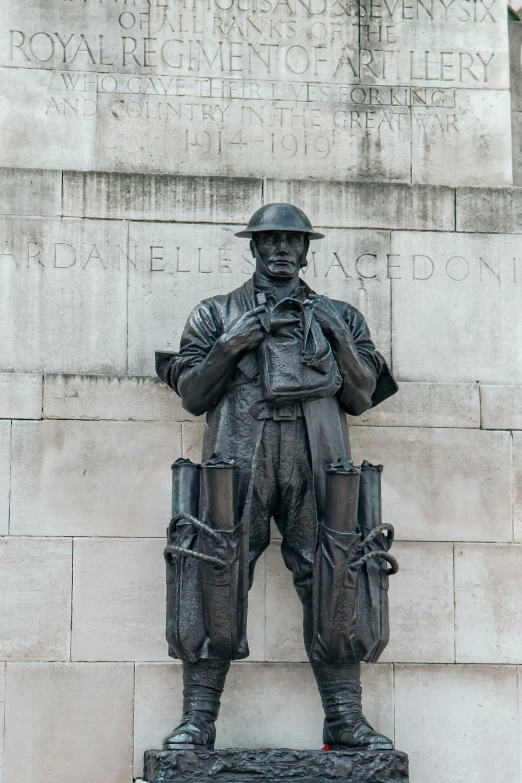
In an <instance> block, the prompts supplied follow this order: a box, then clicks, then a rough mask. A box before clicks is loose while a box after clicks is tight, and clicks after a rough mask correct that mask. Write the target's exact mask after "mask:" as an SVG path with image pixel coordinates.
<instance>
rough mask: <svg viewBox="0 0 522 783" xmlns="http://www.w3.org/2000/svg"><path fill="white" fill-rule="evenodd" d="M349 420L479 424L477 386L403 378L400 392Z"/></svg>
mask: <svg viewBox="0 0 522 783" xmlns="http://www.w3.org/2000/svg"><path fill="white" fill-rule="evenodd" d="M348 421H349V423H350V424H353V425H357V424H364V425H367V426H373V427H479V426H480V397H479V387H478V384H476V383H451V384H450V383H409V382H407V381H406V382H405V381H403V382H402V383H401V384H400V394H394V395H393V397H389V398H388V399H387V400H385V401H384V402H383V403H381V405H378V406H377V407H376V408H370V410H369V411H366V413H363V414H362V416H349V417H348ZM495 429H496V428H495ZM500 429H503V428H500Z"/></svg>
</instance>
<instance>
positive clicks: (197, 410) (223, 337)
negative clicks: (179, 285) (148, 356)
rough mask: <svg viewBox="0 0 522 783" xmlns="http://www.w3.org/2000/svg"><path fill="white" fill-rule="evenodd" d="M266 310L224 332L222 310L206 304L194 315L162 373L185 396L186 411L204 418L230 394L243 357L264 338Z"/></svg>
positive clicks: (249, 314)
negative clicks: (263, 324) (231, 384)
mask: <svg viewBox="0 0 522 783" xmlns="http://www.w3.org/2000/svg"><path fill="white" fill-rule="evenodd" d="M263 309H264V308H263V307H257V308H255V309H254V310H250V311H249V312H247V313H245V314H244V315H242V316H241V317H240V318H239V319H238V320H237V321H236V322H235V323H234V324H233V325H232V326H231V327H230V328H229V329H228V330H227V331H225V330H224V328H223V324H222V319H221V317H220V313H219V310H218V307H217V306H216V305H215V304H214V303H213V302H212V301H210V300H209V301H206V302H202V303H201V304H200V305H198V306H197V307H196V308H195V309H194V310H193V311H192V313H191V314H190V316H189V319H188V321H187V324H186V326H185V329H184V331H183V335H182V337H181V344H180V350H179V354H175V355H174V356H173V357H172V358H171V359H170V360H169V361H168V363H167V365H166V366H165V364H163V366H162V368H161V372H160V371H159V370H158V374H159V375H160V377H161V378H162V380H164V381H165V382H166V383H167V384H168V385H169V386H170V387H171V388H172V389H174V391H175V392H177V393H178V394H179V396H180V397H181V402H182V404H183V407H184V408H185V410H187V411H188V412H189V413H192V414H193V415H194V416H200V415H201V414H203V413H205V412H206V411H207V410H209V408H213V407H214V405H216V404H217V403H218V402H219V400H220V399H221V398H222V397H223V395H224V394H225V392H226V389H227V386H228V383H229V381H230V379H231V378H232V375H233V374H234V371H235V369H236V367H237V364H238V362H239V360H240V359H241V357H242V356H243V354H244V353H245V352H246V351H248V350H250V349H251V348H255V347H257V345H259V343H260V342H261V340H263V339H264V335H265V333H264V331H263V329H262V325H261V323H260V321H259V313H260V312H261V311H262V310H263Z"/></svg>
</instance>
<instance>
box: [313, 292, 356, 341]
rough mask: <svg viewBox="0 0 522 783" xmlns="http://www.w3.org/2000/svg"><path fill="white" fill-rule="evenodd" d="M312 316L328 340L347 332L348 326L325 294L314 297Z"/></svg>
mask: <svg viewBox="0 0 522 783" xmlns="http://www.w3.org/2000/svg"><path fill="white" fill-rule="evenodd" d="M313 301H314V316H315V317H316V319H317V320H318V321H319V324H320V325H321V328H322V330H323V332H324V334H325V335H326V337H327V338H328V339H329V340H335V339H336V338H337V337H339V336H340V335H344V334H346V333H347V332H349V329H348V326H347V324H346V323H345V321H344V320H343V318H342V317H341V316H340V315H339V313H338V312H337V310H336V309H335V307H334V305H333V304H332V303H331V302H330V300H329V299H328V297H327V296H317V297H314V300H313Z"/></svg>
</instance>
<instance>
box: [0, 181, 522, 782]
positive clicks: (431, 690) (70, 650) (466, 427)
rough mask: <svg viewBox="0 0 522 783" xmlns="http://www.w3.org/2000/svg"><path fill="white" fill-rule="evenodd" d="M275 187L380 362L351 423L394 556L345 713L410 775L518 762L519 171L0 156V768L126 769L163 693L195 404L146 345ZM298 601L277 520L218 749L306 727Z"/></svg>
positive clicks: (162, 717)
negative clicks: (296, 210)
mask: <svg viewBox="0 0 522 783" xmlns="http://www.w3.org/2000/svg"><path fill="white" fill-rule="evenodd" d="M276 199H289V200H291V201H293V202H295V203H297V204H298V205H299V206H301V207H302V208H304V209H305V210H306V211H307V212H308V213H309V214H310V215H311V216H312V217H313V218H314V222H315V223H316V225H317V226H318V227H321V228H324V229H325V233H326V236H327V238H326V240H325V241H324V242H322V243H317V248H316V250H315V253H314V254H313V255H312V256H311V261H310V265H309V267H308V269H307V271H306V273H305V278H306V279H307V280H309V281H310V282H311V284H312V286H313V287H314V288H316V289H317V290H319V291H322V292H326V293H329V294H332V295H335V296H336V297H339V298H343V299H347V300H348V301H351V302H353V303H354V304H356V305H357V306H359V307H360V308H361V309H362V310H363V311H364V312H365V314H366V315H367V317H368V320H369V323H370V326H371V328H372V332H373V335H374V338H375V340H376V342H377V344H378V346H379V348H380V349H381V350H382V351H383V353H384V354H385V355H386V356H387V357H388V359H389V360H390V361H391V363H392V365H393V370H394V372H395V374H396V375H397V377H398V379H399V381H400V382H401V390H400V393H399V394H398V395H396V396H395V397H393V398H391V399H390V400H389V401H388V402H386V403H384V404H383V405H381V406H380V407H378V408H377V409H375V411H373V412H369V413H367V414H364V415H363V416H362V417H360V418H359V419H356V420H355V419H354V420H353V421H351V422H350V424H351V440H352V444H353V450H354V456H355V458H356V459H357V460H361V459H362V458H363V457H366V458H369V459H370V460H373V461H379V462H383V463H384V465H385V472H384V475H383V478H384V510H385V518H386V520H387V521H389V522H392V523H393V524H394V525H395V526H396V530H397V538H398V542H397V544H396V554H397V556H398V558H399V560H400V563H401V571H400V573H399V574H398V575H397V576H396V577H394V578H393V579H392V580H391V587H390V598H391V618H392V635H391V641H390V645H389V647H388V649H387V650H386V652H385V654H384V656H383V659H382V662H380V663H379V664H377V665H373V666H365V667H364V675H363V677H364V688H365V691H364V693H365V705H366V710H367V713H368V715H369V717H370V718H371V720H372V721H373V722H374V723H375V726H376V727H378V728H379V729H381V730H382V731H384V732H386V733H388V734H390V735H392V736H394V737H395V741H396V743H397V745H398V747H399V748H401V749H403V750H405V751H407V752H408V753H409V754H410V759H411V769H412V781H413V783H435V782H436V783H456V782H457V783H469V781H471V780H472V781H476V782H477V783H490V782H491V781H492V780H495V781H496V783H513V782H514V781H515V780H518V774H519V771H518V769H519V760H518V732H519V724H518V713H519V707H518V701H517V700H518V688H517V677H518V666H517V664H519V663H520V662H521V661H522V642H521V634H520V627H521V623H522V610H521V609H520V601H519V593H520V588H521V578H520V573H521V571H522V549H521V542H522V436H521V434H520V432H518V431H517V430H522V353H521V351H520V348H519V346H520V344H521V341H522V340H521V338H522V334H521V331H522V325H521V324H522V321H521V319H520V312H521V309H522V249H521V245H520V241H519V237H520V234H521V233H522V218H521V215H522V209H521V207H522V191H519V190H517V189H514V188H507V187H506V188H475V189H474V188H468V187H462V188H457V189H454V188H450V187H440V186H430V185H405V184H372V183H366V184H365V183H341V182H330V183H328V182H306V181H284V180H280V181H276V180H259V179H229V178H221V177H207V178H196V177H189V176H186V177H183V176H158V175H153V174H150V175H140V174H130V175H127V174H117V173H112V174H111V173H101V172H98V173H92V172H91V173H81V172H73V171H58V170H47V171H42V170H38V171H32V170H16V169H10V170H9V169H5V170H4V171H3V188H2V191H1V192H0V210H1V212H2V213H4V216H3V217H2V218H1V227H2V231H1V233H0V248H1V253H0V274H1V275H2V280H1V285H0V295H1V297H2V306H1V307H0V328H1V333H2V336H3V339H2V341H1V342H0V367H1V368H2V370H3V371H4V373H3V374H0V417H2V420H1V421H0V534H1V536H2V537H1V538H0V552H1V556H0V574H1V583H2V590H1V591H0V660H2V661H4V663H2V664H0V675H1V678H0V684H1V688H0V696H1V699H0V706H1V707H2V712H3V711H4V709H5V731H4V732H3V733H2V732H0V737H1V736H4V748H3V759H4V761H3V769H4V773H3V774H4V777H3V783H56V781H60V783H62V781H63V783H69V782H70V783H72V781H74V783H98V781H100V783H101V781H103V782H104V783H130V781H131V780H132V775H133V774H134V776H137V777H139V776H140V773H141V771H142V766H141V759H142V752H143V750H144V749H145V748H147V747H150V746H155V745H156V746H157V745H158V743H159V742H160V740H161V738H162V736H163V735H164V734H166V733H167V732H168V731H169V730H170V729H171V728H172V726H173V725H174V723H175V721H176V719H177V718H178V716H179V711H180V700H181V685H180V666H179V665H178V664H176V663H175V662H169V659H168V657H167V654H166V644H165V642H164V601H165V594H164V593H165V588H164V566H163V558H162V549H163V545H164V538H163V537H164V530H165V526H166V523H167V520H168V516H169V483H170V470H169V466H170V463H171V462H172V461H173V460H174V459H175V458H177V457H179V456H181V455H182V454H183V455H185V456H190V457H192V458H193V459H196V458H197V457H198V455H199V452H200V447H201V436H202V428H203V423H202V421H201V420H197V419H194V418H193V417H191V416H190V415H189V414H187V413H186V412H184V411H183V409H182V408H181V406H180V403H179V400H178V399H177V397H176V396H175V395H174V394H173V393H172V392H170V391H169V390H168V389H167V388H166V387H165V386H163V385H161V384H160V383H159V382H157V381H156V380H154V378H153V377H151V376H152V373H153V350H154V349H170V348H174V347H176V346H177V344H178V340H179V335H180V330H181V328H182V324H183V322H184V320H185V318H186V316H187V314H188V312H189V310H190V308H191V307H192V305H193V304H195V303H196V302H197V301H198V300H200V299H201V298H202V297H204V296H205V295H208V294H211V293H215V292H219V291H225V290H229V289H231V288H232V287H234V286H235V285H237V284H239V283H240V282H241V281H242V280H244V279H246V277H247V275H249V274H250V273H251V271H252V269H251V264H250V262H249V261H248V256H247V254H246V253H245V252H244V251H245V245H246V243H245V242H244V241H242V240H237V239H235V238H233V231H234V230H235V228H236V226H238V225H240V224H241V223H242V222H243V221H244V220H245V218H246V217H247V216H248V215H249V214H250V213H251V212H252V211H253V210H254V209H255V208H256V207H257V206H259V204H260V203H262V202H263V201H265V202H269V201H273V200H276ZM300 624H301V612H300V607H299V604H298V601H297V598H296V596H295V594H294V592H293V589H292V586H291V580H290V575H289V573H288V572H286V571H285V569H284V567H283V564H282V560H281V556H280V553H279V545H278V542H277V535H276V534H275V535H274V540H273V542H272V543H271V545H270V547H269V549H268V551H267V553H266V555H265V556H264V557H263V558H262V560H261V562H260V563H259V566H258V569H257V573H256V580H255V584H254V588H253V590H252V592H251V595H250V615H249V638H250V647H251V651H252V654H251V656H250V659H249V660H248V661H246V662H244V663H238V664H234V666H233V667H232V671H231V674H230V677H229V681H228V682H227V688H226V692H225V698H224V704H223V711H222V719H221V720H220V725H219V735H218V738H219V739H218V741H219V744H220V746H224V745H227V744H234V745H247V746H248V745H251V746H259V745H266V744H269V745H270V744H271V745H291V746H294V747H299V748H315V747H318V746H320V744H321V708H320V703H319V698H318V695H317V693H316V690H315V685H314V683H313V680H312V677H311V674H310V670H309V667H308V664H307V663H306V662H305V654H304V650H303V645H302V641H301V629H300ZM4 703H5V708H4ZM0 756H1V754H0Z"/></svg>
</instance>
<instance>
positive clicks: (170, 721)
mask: <svg viewBox="0 0 522 783" xmlns="http://www.w3.org/2000/svg"><path fill="white" fill-rule="evenodd" d="M181 677H182V672H181V667H180V666H179V665H178V664H161V663H158V664H146V663H138V664H137V665H136V696H135V704H136V719H135V743H134V769H135V774H137V775H140V774H141V772H142V762H143V752H144V751H145V750H147V748H151V747H157V746H158V738H160V739H161V738H163V737H164V736H165V735H166V734H168V733H169V731H171V729H172V728H173V726H174V725H175V722H176V721H177V720H178V719H179V716H180V714H181V708H182V707H181V691H182V688H181ZM362 679H363V694H364V697H363V701H364V708H365V711H366V714H367V716H368V719H369V720H371V722H372V725H373V726H375V727H376V729H377V730H378V731H382V732H384V733H385V734H386V733H387V734H388V735H389V736H390V735H392V734H393V725H392V723H391V715H392V704H393V687H392V671H391V666H389V665H378V664H377V665H371V666H364V667H363V678H362ZM260 726H263V727H264V728H263V733H262V734H261V732H260ZM263 739H264V742H263ZM321 745H322V717H321V707H320V700H319V694H318V692H317V687H316V684H315V680H314V677H313V674H312V670H311V668H310V665H309V664H308V663H306V664H300V663H294V664H288V663H287V664H280V665H278V666H273V665H270V664H262V663H251V664H245V663H233V664H232V666H231V669H230V672H229V674H228V677H227V685H226V688H225V691H224V695H223V700H222V707H221V713H220V725H219V727H218V736H217V741H216V747H218V748H226V747H232V746H234V747H235V746H237V747H251V748H260V747H266V746H268V747H292V748H299V749H304V750H314V749H319V748H320V747H321Z"/></svg>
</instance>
